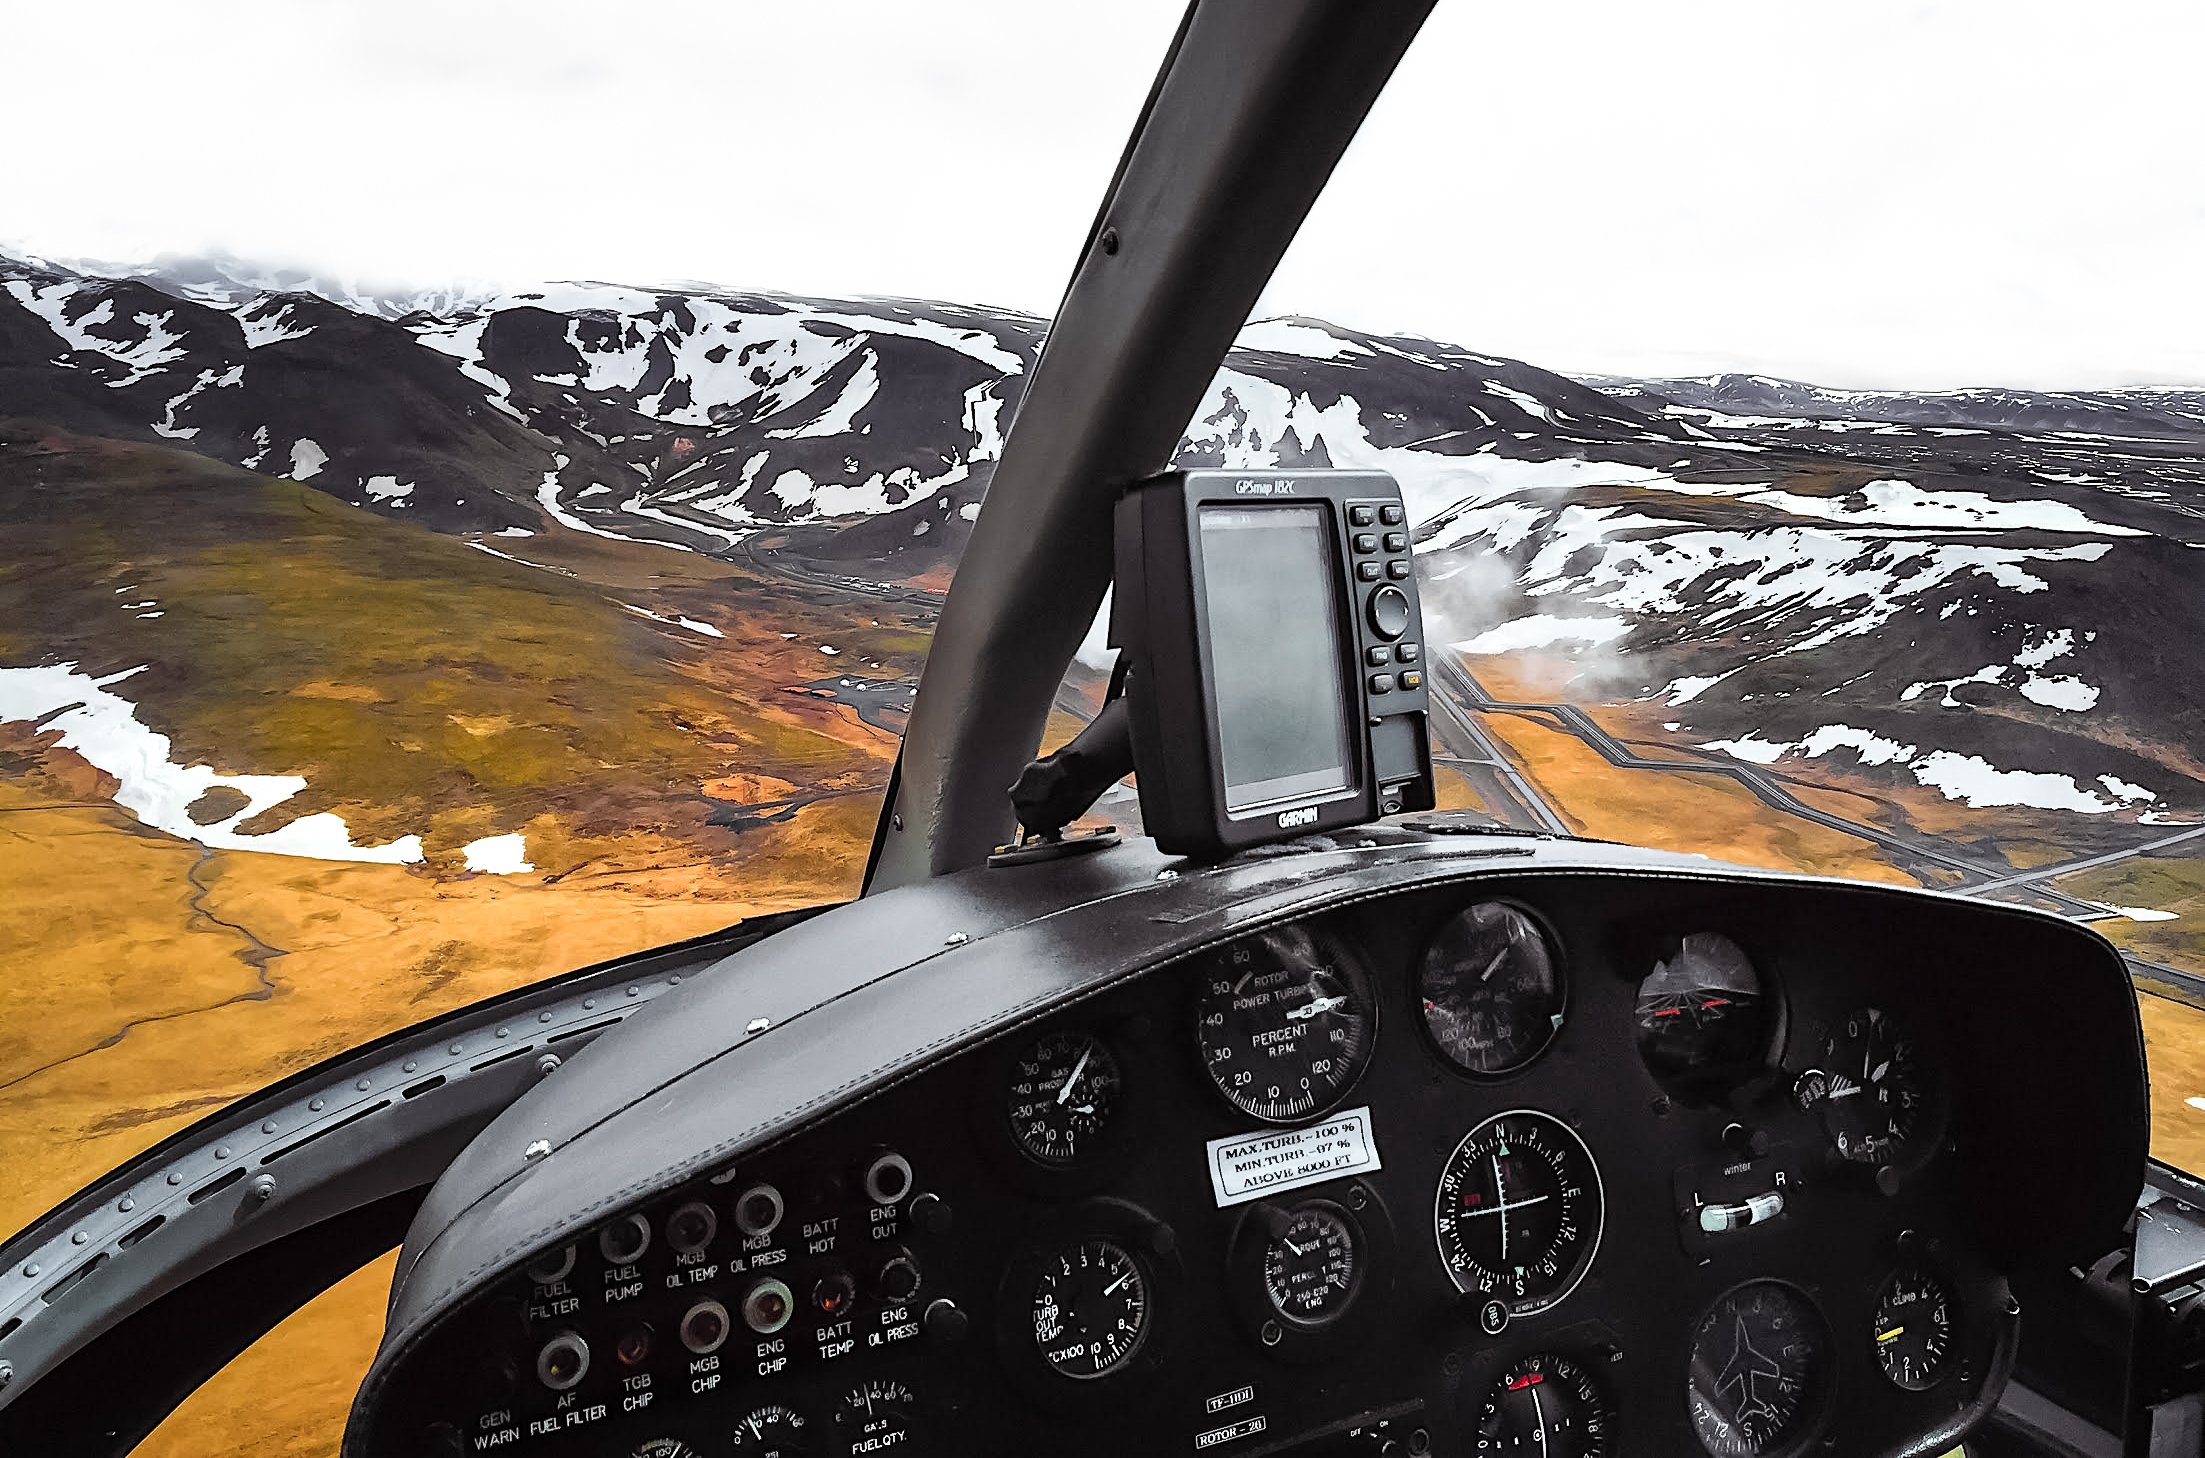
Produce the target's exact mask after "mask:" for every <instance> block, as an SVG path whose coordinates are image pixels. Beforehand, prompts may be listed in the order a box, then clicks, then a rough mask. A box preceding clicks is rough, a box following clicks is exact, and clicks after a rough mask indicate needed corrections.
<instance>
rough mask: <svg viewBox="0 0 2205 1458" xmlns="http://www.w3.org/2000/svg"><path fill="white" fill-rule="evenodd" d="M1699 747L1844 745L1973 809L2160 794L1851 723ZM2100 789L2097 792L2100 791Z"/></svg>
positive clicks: (1777, 751)
mask: <svg viewBox="0 0 2205 1458" xmlns="http://www.w3.org/2000/svg"><path fill="white" fill-rule="evenodd" d="M1703 747H1704V748H1707V749H1716V750H1721V751H1722V752H1723V753H1725V754H1727V755H1729V756H1730V757H1731V758H1733V759H1741V760H1744V761H1745V762H1746V763H1748V764H1756V765H1761V766H1763V767H1764V768H1765V767H1767V766H1769V765H1773V764H1775V763H1777V761H1779V760H1781V759H1783V758H1784V757H1785V756H1786V755H1798V756H1799V757H1800V758H1802V759H1820V758H1821V757H1822V756H1824V755H1826V754H1829V753H1831V752H1832V751H1834V750H1839V749H1850V750H1851V751H1853V753H1854V755H1855V756H1856V757H1857V758H1858V759H1859V761H1860V762H1861V763H1862V764H1864V765H1884V764H1898V763H1904V764H1905V765H1906V767H1907V768H1908V769H1909V770H1910V771H1912V773H1913V775H1914V778H1915V780H1916V782H1917V783H1919V784H1923V785H1927V786H1928V787H1930V788H1931V789H1933V790H1935V791H1937V792H1938V793H1939V794H1941V795H1943V796H1944V797H1945V798H1946V799H1948V800H1958V801H1961V802H1962V803H1964V804H1967V805H1971V806H1974V807H1976V808H1978V809H1984V808H1989V807H1993V806H2005V805H2022V806H2029V807H2032V808H2035V809H2039V810H2069V811H2073V812H2075V813H2077V814H2082V815H2110V814H2112V813H2113V812H2115V811H2117V810H2126V809H2134V808H2135V807H2137V806H2138V805H2149V804H2154V803H2156V802H2157V801H2158V799H2159V797H2158V796H2157V795H2155V794H2153V793H2152V792H2151V791H2149V790H2147V789H2145V788H2144V787H2143V786H2141V785H2132V784H2130V783H2128V782H2127V781H2126V780H2123V779H2119V778H2117V777H2115V776H2113V775H2100V776H2098V779H2097V781H2096V783H2095V787H2093V786H2085V785H2081V784H2077V783H2076V781H2075V778H2074V776H2072V775H2062V774H2051V773H2047V772H2044V771H2039V770H2007V769H2000V768H1998V767H1997V766H1996V765H1994V764H1992V763H1991V762H1990V761H1989V760H1986V759H1984V758H1982V757H1981V756H1980V755H1973V754H1956V753H1954V752H1953V751H1951V750H1949V749H1933V750H1930V751H1929V752H1928V753H1926V754H1924V753H1921V752H1920V751H1919V750H1918V749H1917V748H1916V746H1914V745H1911V744H1900V743H1898V742H1896V741H1895V740H1891V739H1886V738H1884V737H1883V736H1882V735H1880V734H1875V733H1872V732H1870V731H1869V730H1866V729H1856V728H1854V727H1853V726H1852V725H1850V724H1826V725H1824V726H1823V727H1821V728H1819V729H1817V730H1815V731H1814V732H1813V733H1811V734H1809V735H1807V736H1806V737H1805V738H1804V739H1799V740H1794V741H1790V742H1776V741H1772V740H1767V739H1762V738H1759V737H1758V736H1756V735H1752V734H1747V735H1742V736H1740V737H1739V738H1736V739H1716V740H1711V741H1709V742H1708V743H1707V744H1706V745H1705V746H1703ZM2101 790H2102V791H2103V792H2104V793H2102V794H2101V793H2100V791H2101Z"/></svg>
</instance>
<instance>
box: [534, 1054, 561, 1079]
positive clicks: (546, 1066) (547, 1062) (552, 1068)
mask: <svg viewBox="0 0 2205 1458" xmlns="http://www.w3.org/2000/svg"><path fill="white" fill-rule="evenodd" d="M558 1071H559V1055H558V1054H556V1053H546V1054H545V1055H544V1056H543V1057H541V1058H539V1059H537V1060H536V1072H537V1073H538V1074H540V1075H541V1076H543V1077H545V1078H549V1077H550V1076H551V1075H552V1074H554V1073H557V1072H558Z"/></svg>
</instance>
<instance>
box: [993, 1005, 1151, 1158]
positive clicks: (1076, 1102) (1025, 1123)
mask: <svg viewBox="0 0 2205 1458" xmlns="http://www.w3.org/2000/svg"><path fill="white" fill-rule="evenodd" d="M1123 1088H1124V1085H1123V1083H1122V1081H1121V1076H1120V1074H1119V1072H1118V1060H1117V1058H1116V1057H1115V1056H1113V1055H1112V1053H1111V1051H1110V1049H1109V1048H1108V1047H1106V1046H1105V1045H1104V1044H1103V1042H1102V1040H1101V1039H1099V1038H1097V1037H1095V1036H1094V1035H1093V1034H1092V1033H1082V1032H1059V1033H1044V1034H1043V1035H1042V1036H1041V1037H1039V1038H1037V1039H1036V1040H1035V1041H1034V1042H1033V1043H1032V1044H1031V1045H1030V1046H1029V1047H1028V1048H1027V1049H1026V1051H1025V1052H1024V1053H1022V1054H1020V1055H1019V1057H1018V1061H1017V1062H1015V1063H1013V1064H1012V1065H1011V1086H1010V1094H1009V1099H1008V1103H1007V1107H1006V1112H1007V1113H1008V1114H1009V1116H1010V1124H1011V1137H1012V1138H1014V1139H1016V1140H1017V1141H1018V1147H1019V1148H1020V1149H1022V1150H1024V1151H1025V1152H1026V1154H1027V1156H1028V1157H1029V1158H1031V1159H1033V1160H1034V1161H1036V1162H1037V1163H1040V1164H1045V1165H1049V1166H1051V1167H1052V1168H1062V1167H1064V1166H1066V1165H1073V1164H1077V1163H1079V1162H1080V1160H1081V1159H1082V1158H1083V1157H1085V1156H1087V1155H1089V1154H1091V1153H1093V1152H1094V1147H1095V1146H1096V1145H1097V1144H1099V1143H1100V1142H1101V1141H1102V1139H1103V1137H1104V1134H1105V1133H1106V1131H1107V1130H1108V1128H1109V1125H1110V1121H1111V1119H1112V1117H1113V1116H1114V1115H1116V1113H1117V1112H1118V1099H1119V1095H1120V1093H1121V1092H1122V1091H1123Z"/></svg>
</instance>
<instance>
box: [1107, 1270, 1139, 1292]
mask: <svg viewBox="0 0 2205 1458" xmlns="http://www.w3.org/2000/svg"><path fill="white" fill-rule="evenodd" d="M1132 1279H1133V1273H1132V1272H1131V1271H1127V1272H1125V1273H1124V1274H1123V1275H1121V1276H1119V1277H1118V1279H1117V1280H1115V1281H1112V1282H1111V1283H1110V1284H1109V1285H1107V1286H1105V1287H1103V1290H1102V1293H1103V1295H1105V1296H1110V1295H1115V1294H1116V1293H1117V1290H1118V1288H1119V1287H1120V1286H1123V1285H1124V1284H1125V1283H1126V1282H1128V1281H1130V1280H1132Z"/></svg>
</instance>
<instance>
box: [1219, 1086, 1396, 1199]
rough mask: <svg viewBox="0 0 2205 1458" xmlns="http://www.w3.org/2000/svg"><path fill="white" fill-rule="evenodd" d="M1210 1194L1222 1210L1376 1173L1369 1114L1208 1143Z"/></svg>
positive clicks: (1357, 1111)
mask: <svg viewBox="0 0 2205 1458" xmlns="http://www.w3.org/2000/svg"><path fill="white" fill-rule="evenodd" d="M1209 1153H1210V1193H1211V1194H1213V1195H1215V1196H1216V1197H1217V1206H1218V1208H1219V1209H1220V1210H1222V1209H1224V1208H1225V1207H1226V1206H1228V1205H1240V1204H1245V1203H1246V1202H1247V1201H1249V1200H1260V1199H1262V1198H1263V1197H1264V1196H1266V1195H1275V1194H1277V1193H1279V1192H1280V1191H1281V1190H1298V1189H1300V1188H1301V1187H1302V1186H1303V1185H1316V1184H1322V1183H1324V1182H1325V1181H1326V1180H1336V1179H1339V1178H1340V1177H1341V1176H1343V1175H1353V1174H1364V1173H1367V1172H1368V1171H1371V1170H1374V1169H1378V1168H1380V1165H1379V1162H1378V1144H1377V1142H1376V1140H1375V1139H1374V1138H1373V1137H1372V1134H1371V1127H1370V1109H1369V1108H1368V1107H1365V1108H1360V1109H1349V1110H1347V1111H1346V1112H1345V1113H1340V1114H1334V1115H1333V1116H1332V1117H1331V1118H1329V1119H1326V1120H1324V1121H1323V1122H1322V1123H1318V1124H1312V1125H1310V1126H1309V1127H1308V1128H1306V1129H1265V1130H1263V1131H1262V1132H1261V1133H1257V1134H1241V1135H1236V1136H1235V1137H1233V1138H1231V1139H1212V1140H1211V1141H1210V1144H1209Z"/></svg>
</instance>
